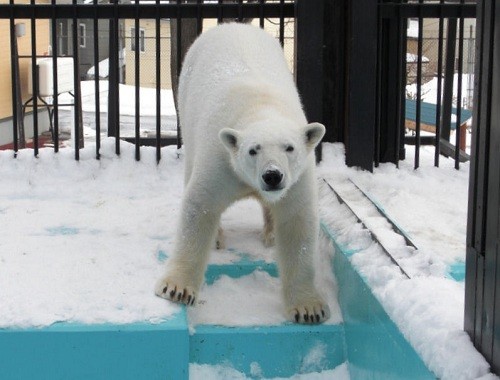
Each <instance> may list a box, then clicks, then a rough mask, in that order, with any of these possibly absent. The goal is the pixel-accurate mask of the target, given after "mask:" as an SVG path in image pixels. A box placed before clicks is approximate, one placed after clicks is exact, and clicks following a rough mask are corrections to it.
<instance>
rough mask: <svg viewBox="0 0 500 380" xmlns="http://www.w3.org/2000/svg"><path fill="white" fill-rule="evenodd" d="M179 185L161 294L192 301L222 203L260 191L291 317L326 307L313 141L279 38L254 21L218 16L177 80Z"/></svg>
mask: <svg viewBox="0 0 500 380" xmlns="http://www.w3.org/2000/svg"><path fill="white" fill-rule="evenodd" d="M178 104H179V118H180V125H181V128H182V137H183V141H184V149H185V193H184V198H183V204H182V211H181V218H180V219H181V220H180V223H179V228H178V233H177V237H176V247H175V251H174V255H173V257H172V258H171V259H170V260H169V262H168V265H167V273H166V274H165V276H164V277H163V278H162V279H161V280H160V281H159V282H158V283H157V286H156V294H157V295H158V296H160V297H163V298H166V299H169V300H171V301H174V302H179V303H183V304H187V305H193V304H194V303H195V299H196V296H197V292H198V290H199V288H200V286H201V284H202V282H203V279H204V273H205V269H206V265H207V258H208V253H209V251H210V248H211V246H212V244H213V242H214V241H215V240H216V237H217V231H218V226H219V221H220V217H221V214H222V212H223V211H224V210H225V209H226V208H227V207H228V206H230V205H231V204H232V203H233V202H235V201H237V200H239V199H242V198H245V197H249V196H252V197H256V198H257V199H258V200H259V201H260V202H261V203H262V205H263V208H264V215H265V218H264V219H265V226H264V234H265V240H266V241H268V242H270V241H272V240H273V234H274V236H275V244H276V251H277V262H278V268H279V272H280V277H281V281H282V288H283V296H284V300H285V306H286V315H287V318H288V319H290V320H291V321H295V322H298V323H320V322H323V321H325V320H326V319H328V318H329V313H330V312H329V308H328V305H327V304H326V303H325V302H324V300H323V299H322V297H321V296H320V295H319V294H318V291H317V289H316V288H315V285H314V269H313V256H314V255H315V254H316V251H317V240H318V234H319V218H318V211H317V188H316V183H317V182H316V177H315V156H314V148H315V147H316V146H317V144H318V143H319V142H320V140H321V139H322V137H323V135H324V133H325V127H324V126H323V125H321V124H319V123H311V124H308V123H307V121H306V118H305V115H304V112H303V110H302V106H301V102H300V99H299V95H298V93H297V89H296V87H295V84H294V81H293V78H292V75H291V73H290V71H289V70H288V67H287V64H286V62H285V59H284V56H283V51H282V49H281V46H280V45H279V43H278V42H277V41H276V39H275V38H273V37H272V36H270V35H269V34H268V33H266V32H265V31H263V30H261V29H259V28H257V27H254V26H250V25H243V24H223V25H220V26H218V27H215V28H214V29H212V30H210V31H208V32H206V33H204V34H202V35H201V36H200V37H199V38H198V39H197V40H196V41H195V42H194V43H193V45H192V46H191V48H190V49H189V51H188V53H187V55H186V58H185V60H184V63H183V68H182V72H181V75H180V80H179V96H178Z"/></svg>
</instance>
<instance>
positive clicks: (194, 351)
mask: <svg viewBox="0 0 500 380" xmlns="http://www.w3.org/2000/svg"><path fill="white" fill-rule="evenodd" d="M322 228H323V232H324V234H325V236H326V237H327V238H329V239H331V240H332V242H333V245H334V247H335V249H336V254H335V255H333V257H334V258H333V260H334V262H333V267H334V269H335V274H336V277H337V280H338V287H339V295H338V296H339V302H340V306H341V309H342V314H343V319H344V323H343V324H341V325H319V326H299V325H295V324H283V325H279V326H262V327H246V328H231V327H223V326H212V325H210V326H208V325H203V326H195V332H194V333H192V334H190V332H189V328H188V321H187V317H186V313H185V310H184V309H182V310H181V312H179V313H178V314H177V315H175V316H174V317H173V318H172V319H171V320H169V321H165V322H163V323H160V324H157V325H149V324H132V325H124V326H116V325H97V326H94V325H93V326H87V325H76V324H67V323H60V324H55V325H53V326H50V327H48V328H44V329H27V330H20V329H11V330H0V379H2V380H4V379H5V380H10V379H13V380H14V379H15V380H19V379H21V380H22V379H51V380H52V379H86V380H87V379H106V380H110V379H120V380H124V379H148V380H149V379H173V380H182V379H188V377H189V363H199V364H213V365H215V364H226V365H230V366H232V367H234V368H235V369H237V370H239V371H240V372H243V373H245V374H247V376H249V377H253V378H259V377H267V378H269V377H290V376H292V375H294V374H296V373H307V372H317V371H321V370H328V369H334V368H335V367H337V366H338V365H340V364H342V363H344V362H348V368H349V372H350V376H351V379H432V378H434V376H433V374H432V373H431V372H430V371H429V370H428V369H427V368H426V367H425V365H424V364H423V362H422V361H421V359H420V358H419V357H418V355H417V354H416V353H415V351H414V350H413V348H412V347H411V346H410V345H409V344H408V342H407V341H406V340H405V339H404V337H403V336H402V335H401V333H400V332H399V330H398V329H397V327H396V326H395V325H394V323H393V322H392V321H391V320H390V318H389V317H388V316H387V314H386V313H385V311H384V310H383V308H382V307H381V305H380V304H379V302H378V301H377V300H376V298H375V297H374V296H373V294H372V293H371V291H370V289H369V288H368V286H367V285H366V283H365V282H364V280H363V279H362V277H361V276H360V275H359V274H358V273H357V272H356V271H355V270H354V268H353V267H352V266H351V264H350V262H349V259H348V256H349V255H350V254H353V252H348V251H346V250H344V249H343V247H341V246H339V245H338V244H337V243H336V242H335V239H334V236H333V235H332V234H331V233H330V231H328V228H327V227H326V226H322ZM255 270H261V271H265V272H267V273H269V274H270V275H271V276H277V275H278V271H277V268H276V265H275V264H272V263H266V262H261V261H258V262H254V261H251V260H249V259H248V258H246V257H243V258H242V260H241V261H240V262H237V263H234V264H227V265H210V266H209V268H208V270H207V274H206V281H207V283H208V284H211V283H213V282H214V281H216V280H217V278H219V277H220V276H221V275H223V274H224V275H228V276H231V277H240V276H244V275H247V274H249V273H251V272H252V271H255ZM318 349H319V350H321V353H322V355H321V360H319V361H318V360H315V361H313V363H312V364H311V362H310V361H309V360H308V358H309V357H310V355H311V353H312V352H314V350H318Z"/></svg>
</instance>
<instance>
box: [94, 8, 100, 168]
mask: <svg viewBox="0 0 500 380" xmlns="http://www.w3.org/2000/svg"><path fill="white" fill-rule="evenodd" d="M97 4H98V3H97V0H94V6H95V7H96V8H95V12H94V91H95V157H96V159H98V160H99V159H100V158H101V153H100V150H101V94H100V86H101V83H100V81H101V79H100V71H99V59H100V58H99V19H98V18H97V15H98V8H97Z"/></svg>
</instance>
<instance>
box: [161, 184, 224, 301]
mask: <svg viewBox="0 0 500 380" xmlns="http://www.w3.org/2000/svg"><path fill="white" fill-rule="evenodd" d="M193 178H197V180H196V181H193V180H192V181H190V183H189V185H188V187H187V189H186V192H185V194H184V200H183V205H182V211H181V220H180V223H179V227H178V232H177V239H176V247H175V252H174V255H173V257H172V258H171V259H170V260H169V261H168V263H167V273H166V274H165V276H164V277H163V278H162V279H161V280H160V281H159V282H158V283H157V285H156V289H155V291H156V294H157V295H158V296H160V297H163V298H166V299H169V300H171V301H174V302H179V303H184V304H187V305H193V304H194V303H195V300H196V295H197V292H198V290H199V288H200V286H201V284H202V282H203V278H204V274H205V269H206V266H207V259H208V253H209V251H210V249H211V247H212V244H213V242H214V241H215V238H216V234H217V227H218V226H219V222H220V216H221V214H222V211H224V209H225V208H226V207H227V206H228V205H229V204H231V203H232V201H233V197H232V196H231V195H232V194H231V193H232V190H231V187H230V186H229V189H227V191H226V193H225V194H221V192H220V191H214V192H210V191H208V190H207V189H210V186H211V183H210V181H211V180H212V179H210V178H202V176H194V177H193ZM227 182H229V181H227ZM212 188H214V189H217V188H218V186H217V185H215V186H213V187H212Z"/></svg>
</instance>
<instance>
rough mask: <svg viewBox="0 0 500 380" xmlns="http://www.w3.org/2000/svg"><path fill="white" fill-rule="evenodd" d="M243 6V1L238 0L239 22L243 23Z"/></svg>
mask: <svg viewBox="0 0 500 380" xmlns="http://www.w3.org/2000/svg"><path fill="white" fill-rule="evenodd" d="M242 5H243V0H238V22H242V21H243V9H242V8H241V6H242Z"/></svg>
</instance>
